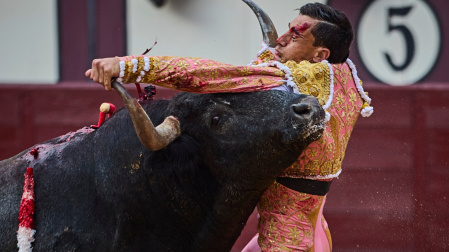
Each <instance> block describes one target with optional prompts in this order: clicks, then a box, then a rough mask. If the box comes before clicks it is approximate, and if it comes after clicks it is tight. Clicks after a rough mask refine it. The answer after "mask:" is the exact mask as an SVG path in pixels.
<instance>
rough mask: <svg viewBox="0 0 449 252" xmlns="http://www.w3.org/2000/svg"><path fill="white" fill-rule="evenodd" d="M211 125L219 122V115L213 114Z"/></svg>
mask: <svg viewBox="0 0 449 252" xmlns="http://www.w3.org/2000/svg"><path fill="white" fill-rule="evenodd" d="M211 123H212V125H214V126H217V125H218V124H219V123H220V116H217V115H216V116H214V117H212V122H211Z"/></svg>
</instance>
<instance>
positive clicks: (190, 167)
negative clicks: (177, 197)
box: [145, 135, 202, 178]
mask: <svg viewBox="0 0 449 252" xmlns="http://www.w3.org/2000/svg"><path fill="white" fill-rule="evenodd" d="M200 156H201V148H200V144H199V143H198V142H197V141H196V140H195V139H194V138H193V137H191V136H188V135H181V136H180V137H178V138H177V139H176V140H175V141H173V142H172V143H171V144H170V145H168V146H167V147H165V148H164V149H162V150H159V151H155V152H153V153H151V154H150V155H149V156H148V158H147V160H145V163H146V164H148V165H150V166H151V167H152V170H153V172H155V173H159V174H167V173H171V175H176V176H178V177H180V178H188V177H191V176H194V175H195V174H196V173H197V171H198V169H199V167H200V166H201V165H202V162H201V159H200Z"/></svg>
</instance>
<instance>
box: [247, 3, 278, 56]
mask: <svg viewBox="0 0 449 252" xmlns="http://www.w3.org/2000/svg"><path fill="white" fill-rule="evenodd" d="M242 1H243V2H245V3H246V4H247V5H248V6H249V7H250V8H251V9H252V10H253V12H254V14H256V16H257V19H258V20H259V24H260V28H261V29H262V35H263V41H264V42H265V43H266V44H267V45H268V46H269V47H276V45H277V43H276V39H277V38H278V33H277V32H276V27H274V24H273V22H272V21H271V19H270V17H269V16H268V15H267V14H266V13H265V12H264V11H263V10H262V9H261V8H260V7H259V6H258V5H257V4H255V3H254V2H253V1H251V0H242Z"/></svg>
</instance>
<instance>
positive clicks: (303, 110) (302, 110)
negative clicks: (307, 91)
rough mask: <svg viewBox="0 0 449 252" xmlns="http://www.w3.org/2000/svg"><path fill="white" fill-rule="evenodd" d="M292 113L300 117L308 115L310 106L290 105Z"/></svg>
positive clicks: (304, 104) (301, 104)
mask: <svg viewBox="0 0 449 252" xmlns="http://www.w3.org/2000/svg"><path fill="white" fill-rule="evenodd" d="M292 109H293V112H294V113H295V114H297V115H300V116H305V115H307V114H309V113H310V105H309V104H306V103H297V104H293V105H292Z"/></svg>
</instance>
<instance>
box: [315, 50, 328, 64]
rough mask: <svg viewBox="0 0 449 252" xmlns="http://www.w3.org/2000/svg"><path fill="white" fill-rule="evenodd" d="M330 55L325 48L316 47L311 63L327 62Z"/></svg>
mask: <svg viewBox="0 0 449 252" xmlns="http://www.w3.org/2000/svg"><path fill="white" fill-rule="evenodd" d="M330 55H331V51H330V50H329V49H328V48H327V47H322V46H320V47H318V48H317V49H316V51H315V55H314V56H313V62H315V63H318V62H321V61H323V60H327V59H328V58H329V56H330Z"/></svg>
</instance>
